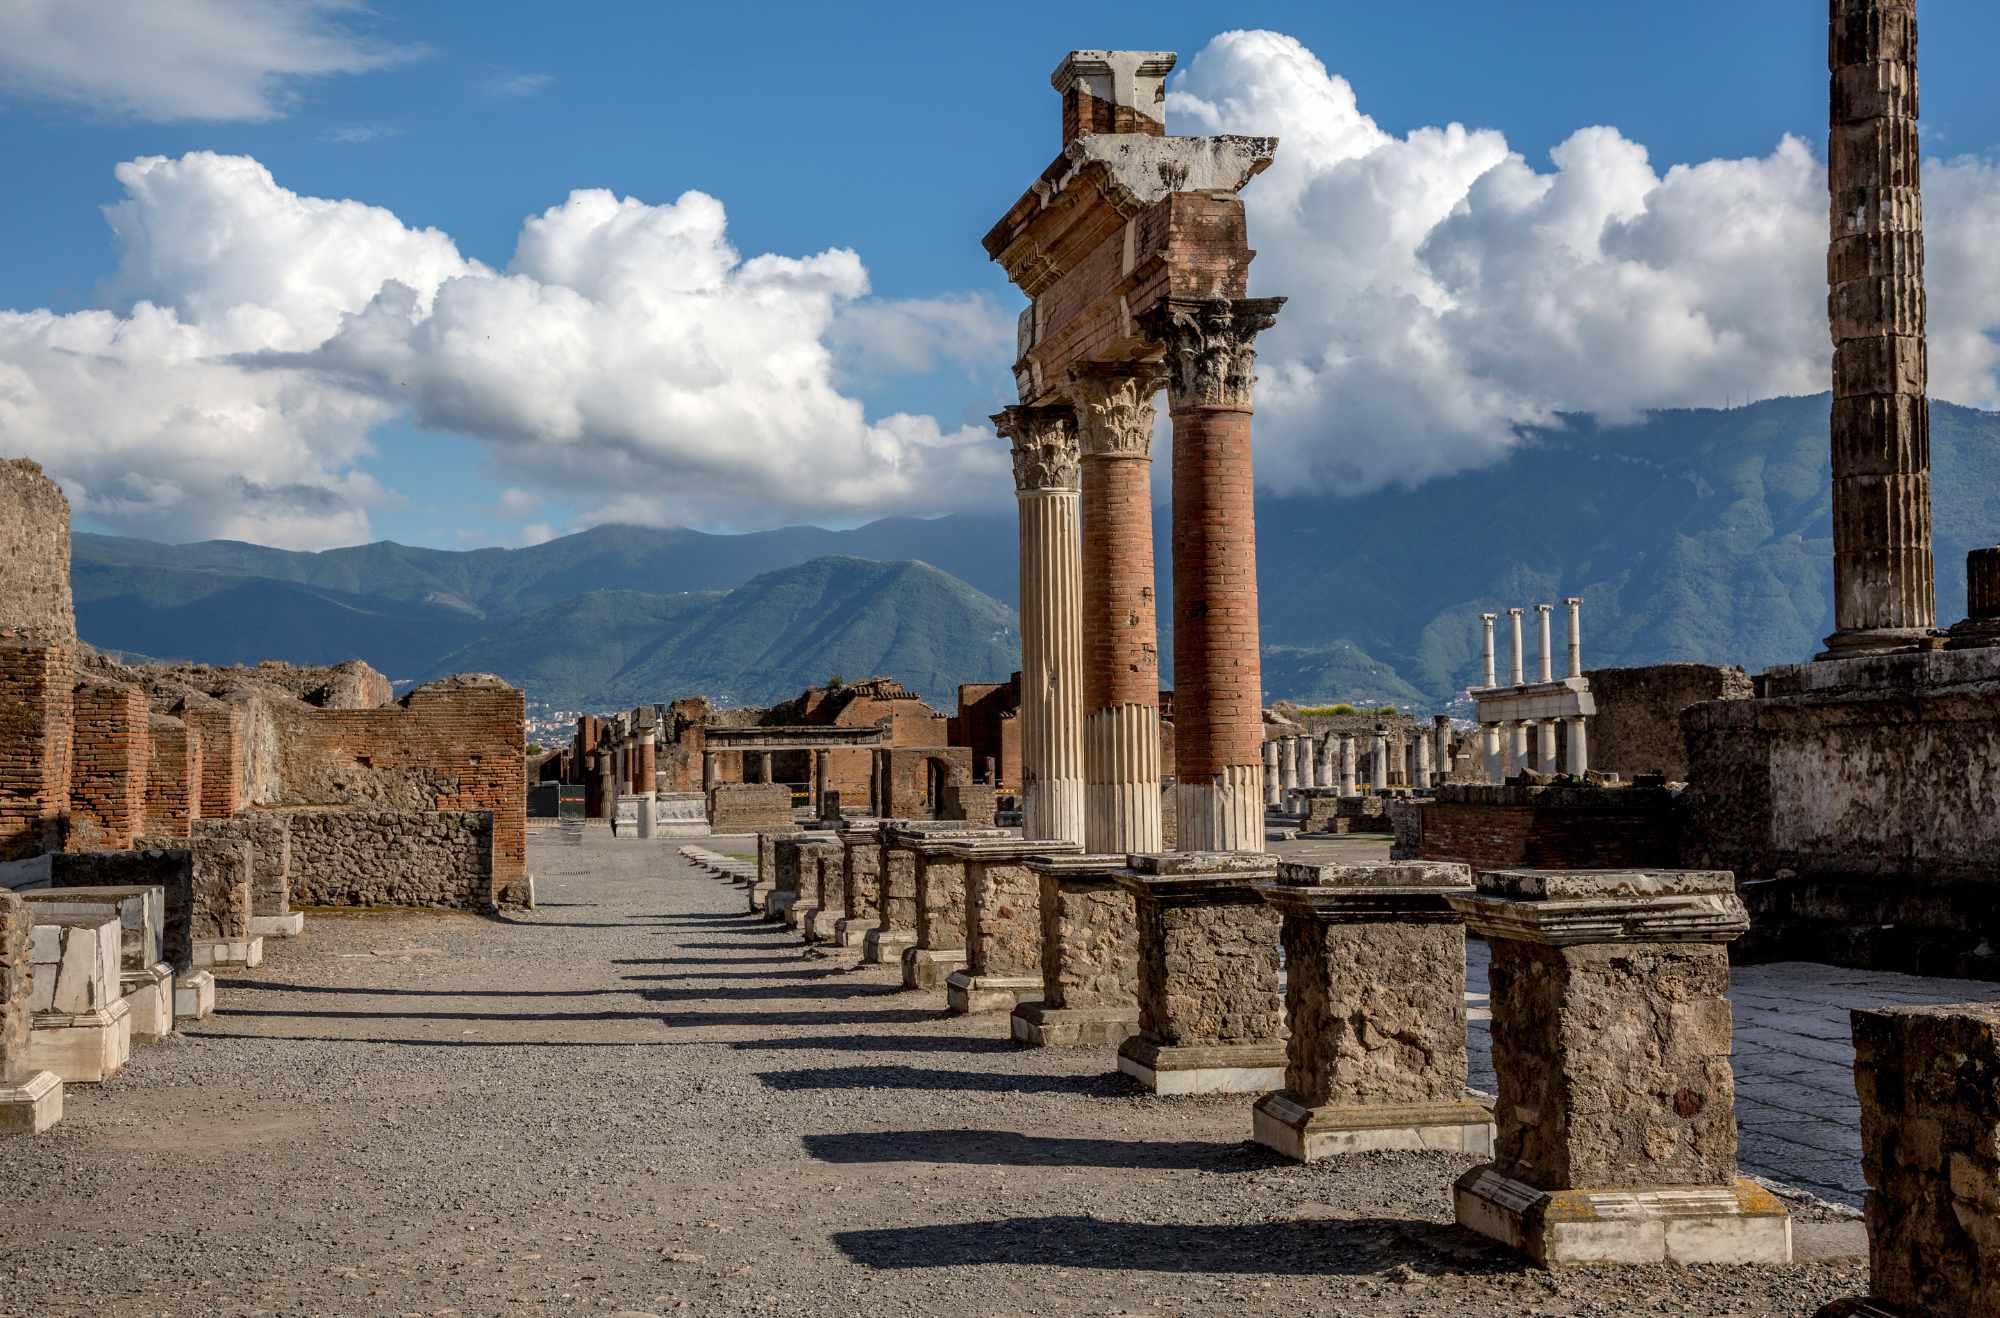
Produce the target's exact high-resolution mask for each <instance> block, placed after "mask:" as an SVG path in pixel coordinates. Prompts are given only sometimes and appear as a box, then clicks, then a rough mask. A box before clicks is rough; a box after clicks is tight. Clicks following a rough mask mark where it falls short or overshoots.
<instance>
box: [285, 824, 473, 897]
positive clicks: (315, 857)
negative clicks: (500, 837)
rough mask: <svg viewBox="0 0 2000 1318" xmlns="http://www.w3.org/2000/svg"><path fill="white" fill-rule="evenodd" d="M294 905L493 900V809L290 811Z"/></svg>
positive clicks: (289, 825)
mask: <svg viewBox="0 0 2000 1318" xmlns="http://www.w3.org/2000/svg"><path fill="white" fill-rule="evenodd" d="M283 813H284V816H285V819H286V822H287V824H288V827H289V833H290V838H291V890H292V891H291V897H292V904H293V905H294V906H299V907H313V906H431V907H449V908H452V909H456V910H485V909H487V908H489V907H490V906H492V905H493V903H494V893H495V891H496V886H495V884H494V881H493V868H494V865H495V863H496V858H495V852H496V849H497V848H496V843H495V839H494V827H493V816H492V814H491V813H490V812H488V811H485V810H287V811H285V812H283Z"/></svg>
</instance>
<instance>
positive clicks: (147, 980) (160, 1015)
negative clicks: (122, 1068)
mask: <svg viewBox="0 0 2000 1318" xmlns="http://www.w3.org/2000/svg"><path fill="white" fill-rule="evenodd" d="M118 983H119V987H120V988H121V989H122V990H123V991H124V994H125V1004H126V1005H127V1006H128V1007H130V1008H131V1009H132V1041H133V1042H134V1043H158V1042H159V1041H160V1040H162V1039H164V1038H166V1037H167V1036H168V1035H169V1034H172V1033H173V1032H174V968H173V967H172V966H170V965H168V964H167V963H166V962H164V961H162V962H160V963H159V964H157V965H153V966H149V967H147V968H145V969H143V970H127V971H123V972H122V973H120V975H119V977H118Z"/></svg>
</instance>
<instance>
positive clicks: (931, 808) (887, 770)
mask: <svg viewBox="0 0 2000 1318" xmlns="http://www.w3.org/2000/svg"><path fill="white" fill-rule="evenodd" d="M875 756H876V760H877V763H878V765H879V766H880V768H879V773H880V781H879V783H878V784H877V787H878V788H879V789H880V790H878V791H877V792H876V794H875V797H876V799H873V800H872V801H871V803H870V809H869V813H870V814H873V815H876V816H879V817H880V818H883V819H936V818H939V815H938V813H937V811H938V805H939V802H938V801H937V800H935V799H934V798H933V796H932V790H931V789H932V786H933V779H940V780H942V783H943V784H950V783H970V782H971V781H972V748H971V747H969V746H912V747H903V746H894V747H889V748H887V749H884V750H878V751H876V752H875Z"/></svg>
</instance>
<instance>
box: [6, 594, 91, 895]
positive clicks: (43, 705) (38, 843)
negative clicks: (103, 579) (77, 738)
mask: <svg viewBox="0 0 2000 1318" xmlns="http://www.w3.org/2000/svg"><path fill="white" fill-rule="evenodd" d="M75 644H76V643H75V642H74V641H72V640H68V639H64V638H61V637H55V636H50V635H47V634H38V633H32V632H26V631H23V630H20V629H18V628H11V627H6V628H0V861H7V860H18V859H20V858H21V857H24V856H34V855H39V854H41V853H42V852H44V851H56V850H60V849H61V847H62V838H63V828H64V822H65V816H66V815H67V814H68V811H69V778H70V754H71V721H72V718H73V713H72V708H71V691H72V688H73V687H74V686H75V676H74V674H75V654H76V651H75Z"/></svg>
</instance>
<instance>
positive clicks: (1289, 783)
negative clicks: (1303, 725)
mask: <svg viewBox="0 0 2000 1318" xmlns="http://www.w3.org/2000/svg"><path fill="white" fill-rule="evenodd" d="M1278 787H1279V789H1280V791H1281V792H1296V791H1297V790H1299V739H1298V738H1297V737H1284V738H1281V739H1280V740H1279V742H1278Z"/></svg>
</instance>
